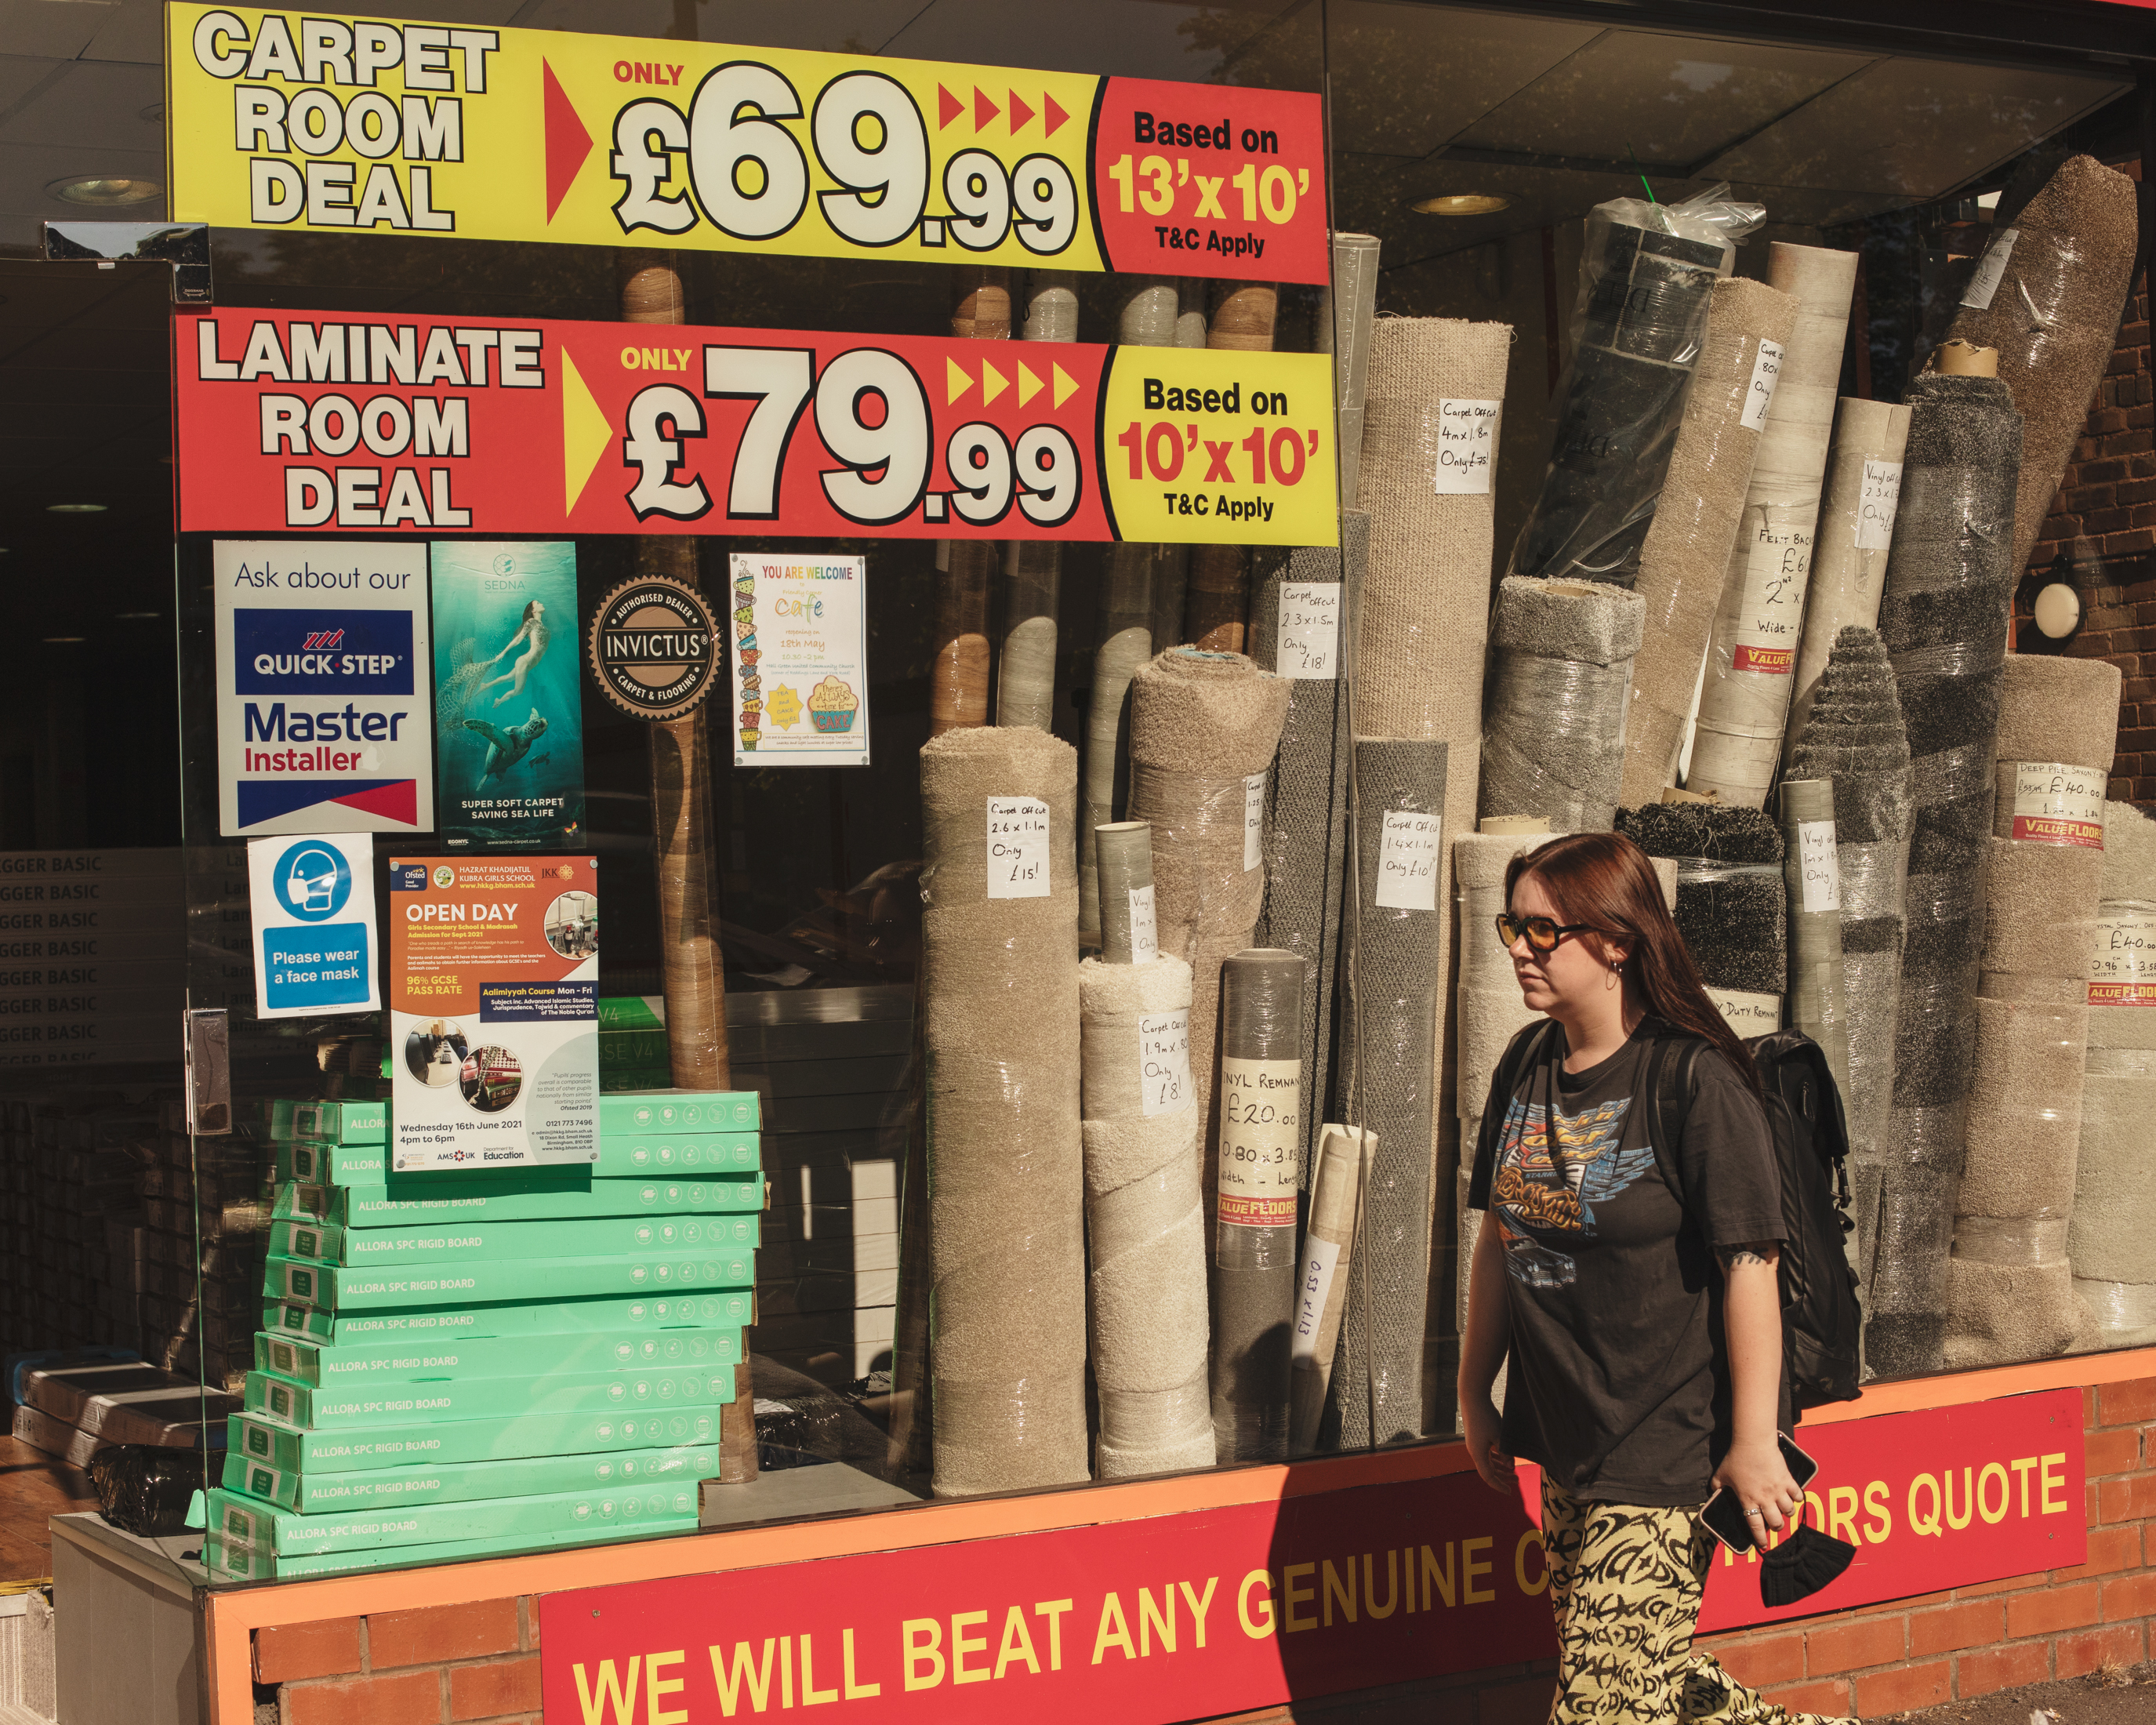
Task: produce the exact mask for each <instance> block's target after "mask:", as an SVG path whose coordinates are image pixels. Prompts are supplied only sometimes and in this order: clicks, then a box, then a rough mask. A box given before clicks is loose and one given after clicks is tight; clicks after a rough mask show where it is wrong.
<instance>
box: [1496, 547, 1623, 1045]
mask: <svg viewBox="0 0 2156 1725" xmlns="http://www.w3.org/2000/svg"><path fill="white" fill-rule="evenodd" d="M1646 610H1647V608H1646V603H1645V601H1644V600H1643V599H1641V598H1640V596H1639V595H1638V594H1637V593H1627V592H1625V590H1624V589H1623V588H1615V587H1609V586H1605V585H1604V584H1603V583H1599V582H1593V581H1528V580H1524V579H1522V578H1519V577H1517V576H1507V578H1505V579H1504V580H1503V581H1502V582H1501V583H1498V588H1497V606H1496V611H1495V613H1494V614H1492V616H1491V624H1490V673H1489V677H1490V683H1489V689H1488V691H1487V695H1488V699H1487V705H1486V710H1485V711H1484V714H1483V719H1482V786H1481V798H1480V801H1479V804H1478V809H1479V812H1480V814H1481V816H1482V818H1483V819H1489V818H1490V817H1491V816H1492V815H1507V814H1532V815H1539V816H1541V817H1542V818H1543V819H1546V820H1548V822H1549V824H1551V826H1553V828H1555V829H1557V830H1558V831H1560V832H1568V833H1573V832H1578V833H1593V832H1607V831H1608V830H1609V823H1610V822H1611V821H1612V820H1613V819H1615V818H1616V814H1617V792H1618V785H1619V782H1620V779H1621V778H1622V777H1623V773H1624V767H1625V706H1626V705H1627V702H1628V697H1629V696H1630V692H1631V685H1632V660H1633V659H1634V657H1635V655H1637V654H1638V652H1639V650H1640V629H1641V626H1642V624H1644V622H1645V618H1646ZM1493 914H1494V913H1493ZM1463 968H1464V967H1463ZM1462 1081H1463V1082H1465V1078H1464V1076H1463V1079H1462Z"/></svg>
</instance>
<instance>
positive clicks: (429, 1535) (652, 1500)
mask: <svg viewBox="0 0 2156 1725" xmlns="http://www.w3.org/2000/svg"><path fill="white" fill-rule="evenodd" d="M209 1510H210V1515H211V1517H213V1520H214V1521H215V1522H216V1525H217V1527H218V1529H219V1530H220V1531H221V1532H223V1533H224V1535H225V1536H226V1538H228V1539H230V1540H232V1541H233V1542H234V1543H240V1544H245V1545H248V1546H250V1547H253V1548H255V1549H256V1550H259V1549H261V1548H264V1547H265V1546H266V1547H268V1548H269V1550H270V1551H271V1552H273V1553H275V1555H277V1556H279V1557H285V1556H294V1557H296V1556H299V1555H301V1554H303V1553H307V1552H316V1551H371V1550H375V1549H377V1548H380V1547H382V1546H385V1545H433V1544H435V1543H439V1542H441V1541H444V1540H450V1539H456V1540H471V1539H489V1540H501V1541H503V1542H505V1543H523V1542H526V1541H528V1540H530V1539H531V1538H532V1536H534V1535H535V1534H536V1535H540V1536H542V1537H544V1536H546V1535H549V1534H557V1533H572V1532H576V1531H577V1530H578V1529H580V1528H585V1527H589V1528H593V1529H603V1528H609V1527H636V1526H640V1525H642V1524H643V1523H645V1522H660V1521H667V1520H679V1519H680V1518H681V1517H687V1518H688V1520H689V1521H690V1522H692V1523H693V1522H695V1520H696V1481H694V1480H689V1479H681V1480H665V1481H650V1482H649V1483H646V1484H641V1485H637V1486H619V1487H616V1486H605V1487H599V1488H593V1487H586V1488H584V1489H583V1490H581V1491H550V1492H547V1493H546V1494H545V1495H544V1496H542V1497H504V1498H500V1499H497V1500H495V1501H494V1502H459V1503H422V1504H411V1505H408V1506H405V1507H402V1508H392V1509H374V1510H357V1511H346V1512H334V1511H333V1512H331V1513H329V1514H327V1515H299V1514H295V1512H292V1511H291V1510H289V1509H280V1508H279V1507H277V1506H276V1505H275V1504H269V1503H261V1502H256V1501H255V1500H254V1499H253V1498H251V1497H247V1496H245V1495H244V1494H243V1493H240V1492H237V1491H225V1490H223V1488H222V1487H218V1488H217V1489H215V1490H213V1491H211V1492H210V1494H209Z"/></svg>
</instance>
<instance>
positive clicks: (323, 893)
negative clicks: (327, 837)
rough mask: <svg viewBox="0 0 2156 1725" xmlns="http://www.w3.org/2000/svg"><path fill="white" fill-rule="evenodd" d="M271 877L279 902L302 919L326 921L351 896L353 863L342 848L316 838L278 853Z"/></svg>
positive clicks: (292, 914)
mask: <svg viewBox="0 0 2156 1725" xmlns="http://www.w3.org/2000/svg"><path fill="white" fill-rule="evenodd" d="M271 878H272V879H273V880H274V881H275V886H276V889H277V902H278V903H279V904H280V905H282V906H284V907H285V911H286V912H287V913H288V914H290V915H291V916H296V917H297V918H299V920H300V922H326V921H327V920H328V919H329V918H330V917H331V916H336V913H337V912H338V911H341V910H342V909H343V908H344V907H345V905H346V901H348V900H350V898H351V897H352V865H351V864H349V863H348V862H346V860H345V859H344V856H343V854H342V853H341V852H340V851H338V850H335V849H334V848H332V847H331V846H330V845H324V844H321V843H320V842H318V841H316V840H314V839H306V840H303V841H302V842H300V844H297V845H294V846H292V848H291V849H290V850H287V851H286V852H285V854H284V855H282V856H280V857H279V858H278V859H277V866H276V869H275V870H274V872H273V875H272V877H271Z"/></svg>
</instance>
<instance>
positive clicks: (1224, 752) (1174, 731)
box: [1130, 647, 1291, 1194]
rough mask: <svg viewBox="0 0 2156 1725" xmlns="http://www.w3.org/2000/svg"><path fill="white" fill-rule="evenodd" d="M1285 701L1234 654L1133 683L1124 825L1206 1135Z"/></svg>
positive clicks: (1247, 930)
mask: <svg viewBox="0 0 2156 1725" xmlns="http://www.w3.org/2000/svg"><path fill="white" fill-rule="evenodd" d="M1290 694H1291V685H1290V684H1289V682H1288V681H1287V680H1286V678H1284V677H1276V676H1274V675H1272V674H1271V673H1270V672H1269V671H1262V670H1259V669H1258V668H1257V666H1255V665H1253V664H1251V663H1250V660H1247V659H1245V658H1244V657H1243V656H1242V655H1240V654H1237V653H1200V652H1199V651H1198V650H1197V649H1194V648H1190V647H1178V648H1174V649H1171V650H1170V651H1168V652H1166V653H1163V654H1160V655H1158V656H1157V657H1156V658H1154V659H1153V660H1152V662H1151V663H1150V664H1147V665H1142V666H1141V667H1140V668H1139V670H1138V672H1137V675H1136V676H1134V677H1133V678H1132V680H1131V812H1130V818H1131V819H1132V820H1142V821H1148V822H1150V823H1151V824H1152V875H1153V903H1154V907H1155V911H1156V913H1157V916H1158V922H1159V928H1160V950H1161V951H1162V952H1167V953H1169V954H1171V955H1172V956H1173V957H1178V958H1180V959H1182V960H1183V961H1184V962H1185V963H1188V965H1189V966H1190V970H1191V994H1190V999H1191V1013H1190V1074H1191V1079H1192V1081H1193V1083H1194V1084H1195V1085H1196V1086H1197V1087H1198V1111H1199V1118H1200V1119H1201V1120H1203V1121H1205V1122H1207V1130H1208V1132H1209V1131H1210V1119H1209V1114H1208V1106H1209V1103H1210V1101H1211V1098H1212V1082H1213V1065H1214V1060H1213V1055H1214V1033H1215V1030H1216V1029H1217V1028H1218V1025H1219V998H1220V965H1221V962H1222V961H1223V960H1224V959H1225V958H1226V957H1228V956H1229V954H1230V953H1231V952H1241V951H1242V950H1243V949H1244V948H1245V947H1247V946H1249V945H1250V936H1251V932H1252V930H1253V929H1254V928H1255V926H1256V923H1257V920H1258V912H1259V911H1260V909H1261V908H1262V907H1263V906H1264V904H1265V868H1264V851H1263V845H1262V839H1263V826H1262V818H1263V814H1264V808H1265V773H1266V771H1267V770H1268V769H1269V768H1270V767H1271V765H1272V760H1273V753H1274V751H1275V750H1276V749H1277V748H1278V747H1279V746H1280V735H1281V724H1282V723H1283V721H1285V720H1286V717H1287V705H1288V699H1289V696H1290ZM1212 1189H1213V1182H1212V1178H1211V1174H1210V1171H1208V1176H1207V1180H1206V1190H1207V1192H1208V1194H1210V1193H1211V1191H1212Z"/></svg>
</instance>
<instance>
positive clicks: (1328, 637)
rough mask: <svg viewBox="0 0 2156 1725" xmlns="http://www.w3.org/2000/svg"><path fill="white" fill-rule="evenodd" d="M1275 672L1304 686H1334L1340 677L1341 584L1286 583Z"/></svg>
mask: <svg viewBox="0 0 2156 1725" xmlns="http://www.w3.org/2000/svg"><path fill="white" fill-rule="evenodd" d="M1273 669H1274V670H1276V671H1277V672H1278V673H1279V674H1280V675H1281V676H1284V677H1292V678H1295V679H1296V680H1300V681H1303V682H1331V681H1332V680H1334V679H1335V678H1337V677H1338V676H1339V675H1340V583H1338V582H1337V581H1283V582H1282V583H1281V589H1280V630H1279V634H1278V637H1277V639H1276V643H1275V645H1274V648H1273Z"/></svg>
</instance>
